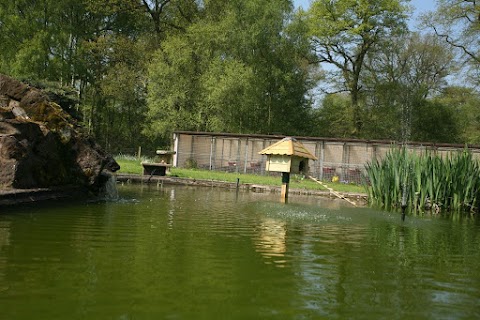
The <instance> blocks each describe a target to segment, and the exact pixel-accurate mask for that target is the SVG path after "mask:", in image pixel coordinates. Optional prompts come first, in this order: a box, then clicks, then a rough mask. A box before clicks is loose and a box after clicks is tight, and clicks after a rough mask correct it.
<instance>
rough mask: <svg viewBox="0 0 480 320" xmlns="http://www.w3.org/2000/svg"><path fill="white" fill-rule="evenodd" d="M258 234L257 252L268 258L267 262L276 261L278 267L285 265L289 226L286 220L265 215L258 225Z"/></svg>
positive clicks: (256, 239) (255, 239) (256, 241)
mask: <svg viewBox="0 0 480 320" xmlns="http://www.w3.org/2000/svg"><path fill="white" fill-rule="evenodd" d="M256 230H257V232H258V236H257V237H256V238H254V241H255V247H256V250H257V252H260V253H261V254H262V256H263V257H264V258H265V259H266V260H265V263H266V264H271V263H275V265H276V266H278V267H284V266H285V263H286V260H285V259H284V258H285V252H286V250H287V244H286V237H287V226H286V222H285V221H281V220H276V219H272V218H266V217H263V218H262V219H261V220H260V224H259V225H258V226H257V227H256Z"/></svg>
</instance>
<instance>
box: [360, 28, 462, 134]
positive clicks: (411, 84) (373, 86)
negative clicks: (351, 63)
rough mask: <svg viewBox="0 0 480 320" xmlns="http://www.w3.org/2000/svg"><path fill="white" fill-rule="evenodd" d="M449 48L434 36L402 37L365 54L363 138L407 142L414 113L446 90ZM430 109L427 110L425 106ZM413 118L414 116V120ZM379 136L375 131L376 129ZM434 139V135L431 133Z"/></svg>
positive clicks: (450, 61)
mask: <svg viewBox="0 0 480 320" xmlns="http://www.w3.org/2000/svg"><path fill="white" fill-rule="evenodd" d="M453 58H454V57H453V55H452V53H451V51H450V50H449V48H448V47H447V46H446V45H445V44H443V43H442V42H441V41H439V39H438V38H436V37H435V36H434V35H420V34H417V33H408V34H404V35H401V36H397V37H394V38H392V39H389V40H387V41H385V42H384V43H383V45H381V46H377V47H376V48H375V50H372V51H371V52H369V54H368V55H367V57H366V60H365V70H364V74H363V79H362V83H361V84H362V86H363V87H364V88H365V91H366V94H365V96H366V105H367V107H368V108H367V109H366V114H367V115H368V118H367V119H368V120H367V121H366V122H365V133H366V135H367V136H368V137H369V138H387V137H388V138H390V139H395V140H399V141H408V140H410V139H411V138H414V137H412V135H411V131H412V130H413V131H418V130H423V129H425V128H415V127H414V125H413V124H414V123H417V124H418V125H420V126H422V123H423V122H424V119H421V120H420V121H414V120H418V119H413V118H414V117H415V116H414V114H415V113H416V110H415V109H416V108H423V107H424V106H426V105H427V103H426V100H427V99H429V98H432V97H434V96H435V95H436V94H438V93H439V92H441V90H442V89H443V88H444V87H445V86H446V85H447V81H446V78H447V77H448V76H449V75H451V74H452V72H453V70H454V59H453ZM429 105H431V104H429ZM417 116H418V114H417ZM382 127H383V128H384V130H379V128H382ZM432 134H434V132H432Z"/></svg>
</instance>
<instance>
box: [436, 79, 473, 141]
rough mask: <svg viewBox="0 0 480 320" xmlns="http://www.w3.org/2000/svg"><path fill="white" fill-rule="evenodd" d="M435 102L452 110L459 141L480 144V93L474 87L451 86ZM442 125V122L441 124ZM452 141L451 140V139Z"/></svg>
mask: <svg viewBox="0 0 480 320" xmlns="http://www.w3.org/2000/svg"><path fill="white" fill-rule="evenodd" d="M434 103H437V104H441V105H443V106H445V108H448V109H449V110H451V111H450V112H451V113H452V117H453V118H455V120H456V124H457V128H456V130H455V131H456V132H457V134H458V142H460V143H468V144H480V115H479V113H478V106H479V105H480V94H479V93H478V92H477V91H475V90H474V89H472V88H468V87H458V86H449V87H446V88H444V89H443V90H442V92H441V93H440V94H439V95H438V96H437V97H435V99H434ZM440 125H442V124H440ZM449 142H451V141H449Z"/></svg>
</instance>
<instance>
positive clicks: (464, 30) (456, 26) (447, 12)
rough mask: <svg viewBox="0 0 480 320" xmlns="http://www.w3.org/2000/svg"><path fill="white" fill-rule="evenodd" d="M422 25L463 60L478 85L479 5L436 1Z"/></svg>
mask: <svg viewBox="0 0 480 320" xmlns="http://www.w3.org/2000/svg"><path fill="white" fill-rule="evenodd" d="M424 22H425V25H426V26H427V27H429V28H431V29H432V30H433V31H434V32H435V34H436V35H437V36H438V37H440V38H442V39H443V40H445V42H446V43H448V44H449V45H451V46H452V47H453V48H455V49H457V51H458V52H459V53H460V54H461V55H462V56H463V58H464V61H465V62H466V63H467V64H468V65H469V66H470V70H471V71H473V73H474V76H473V79H472V80H473V81H474V83H475V84H477V85H478V84H479V83H480V73H479V71H480V3H479V2H478V1H475V0H464V1H456V0H439V1H437V8H436V10H435V12H432V13H430V14H429V15H427V16H425V17H424Z"/></svg>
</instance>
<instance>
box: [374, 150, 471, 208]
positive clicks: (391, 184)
mask: <svg viewBox="0 0 480 320" xmlns="http://www.w3.org/2000/svg"><path fill="white" fill-rule="evenodd" d="M365 175H366V176H365V178H366V181H368V183H366V184H365V185H366V189H367V193H368V198H369V201H370V202H371V203H372V204H374V205H378V206H380V207H382V208H384V209H396V208H400V207H401V206H402V204H404V205H406V206H407V210H408V212H413V213H417V214H418V213H423V212H428V211H430V212H433V213H439V212H456V213H459V212H466V211H468V212H476V211H477V210H478V205H479V203H478V202H479V199H480V198H479V192H480V167H479V164H478V162H477V161H476V160H475V159H473V157H472V154H471V152H469V151H468V150H464V151H460V152H454V153H450V154H448V155H446V156H443V157H441V156H440V155H438V154H436V153H434V152H431V151H425V152H423V153H421V154H417V153H414V152H410V151H408V150H407V149H406V148H405V147H401V148H392V150H390V151H389V152H388V153H387V155H386V157H385V158H384V159H382V160H378V161H373V162H371V163H368V164H367V165H366V174H365Z"/></svg>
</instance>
